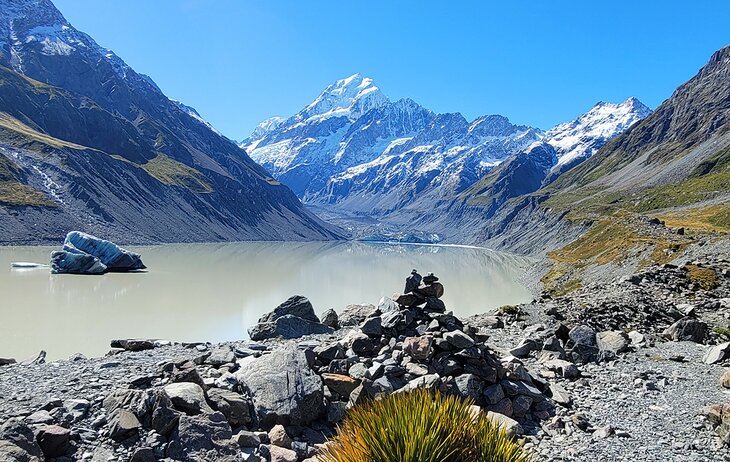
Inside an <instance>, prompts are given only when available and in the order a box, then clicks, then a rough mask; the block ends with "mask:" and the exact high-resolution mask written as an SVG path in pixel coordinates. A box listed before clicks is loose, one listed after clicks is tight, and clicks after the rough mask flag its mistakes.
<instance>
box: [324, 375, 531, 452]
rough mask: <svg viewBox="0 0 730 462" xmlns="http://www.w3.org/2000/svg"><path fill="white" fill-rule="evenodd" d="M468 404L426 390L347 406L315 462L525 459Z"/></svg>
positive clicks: (465, 401) (520, 449) (519, 450)
mask: <svg viewBox="0 0 730 462" xmlns="http://www.w3.org/2000/svg"><path fill="white" fill-rule="evenodd" d="M471 404H472V402H471V401H469V400H464V399H461V398H458V397H455V396H443V395H441V394H439V393H432V392H430V391H427V390H418V391H413V392H410V393H399V394H393V395H390V396H388V397H386V398H384V399H381V400H376V401H371V402H368V403H366V404H364V405H361V406H358V407H355V408H353V409H352V410H351V411H350V412H349V413H348V415H347V418H346V419H345V421H344V423H343V425H342V426H341V427H340V428H339V431H338V434H337V436H335V437H334V438H333V439H332V440H330V441H329V442H328V443H327V445H326V447H325V449H324V450H323V452H322V454H320V455H319V456H318V459H317V460H318V461H320V462H526V461H527V460H528V456H527V454H526V453H525V451H524V449H523V448H522V445H521V444H518V443H516V442H515V441H513V440H512V439H511V438H510V437H509V436H507V434H506V433H505V432H504V430H502V429H501V428H499V427H497V426H496V425H495V424H493V423H492V422H491V421H490V420H489V419H487V417H486V414H485V413H483V412H479V413H478V414H477V413H475V412H474V411H473V410H472V407H471Z"/></svg>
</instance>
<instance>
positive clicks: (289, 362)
mask: <svg viewBox="0 0 730 462" xmlns="http://www.w3.org/2000/svg"><path fill="white" fill-rule="evenodd" d="M235 375H236V378H237V379H238V380H239V382H243V383H244V384H245V385H246V386H247V387H248V390H249V391H250V393H251V394H252V395H253V402H254V406H255V408H256V413H257V415H258V417H259V419H260V423H261V425H262V426H263V427H264V428H271V427H273V426H274V425H276V424H277V423H278V424H282V425H306V424H308V423H310V422H312V421H314V420H316V419H317V418H318V417H319V416H320V415H322V414H323V412H324V401H323V399H324V395H323V390H322V380H321V379H320V378H319V376H318V375H317V374H315V373H314V372H313V371H312V370H311V369H310V368H309V365H308V363H307V358H306V356H305V354H304V352H303V351H301V350H299V349H298V348H297V347H296V345H292V344H289V345H286V346H284V347H283V348H281V349H277V350H274V351H273V352H272V353H271V354H268V355H264V356H261V357H259V358H256V359H254V360H252V361H250V362H249V363H248V364H246V367H242V368H241V369H240V370H239V371H237V372H236V374H235Z"/></svg>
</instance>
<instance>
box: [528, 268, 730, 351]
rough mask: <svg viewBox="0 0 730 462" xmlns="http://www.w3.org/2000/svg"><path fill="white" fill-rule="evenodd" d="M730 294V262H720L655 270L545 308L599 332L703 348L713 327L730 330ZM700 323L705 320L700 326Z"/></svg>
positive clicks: (590, 288)
mask: <svg viewBox="0 0 730 462" xmlns="http://www.w3.org/2000/svg"><path fill="white" fill-rule="evenodd" d="M697 274H700V275H703V277H698V276H697ZM728 293H730V262H728V261H726V260H722V259H717V260H715V261H704V262H688V263H687V264H685V265H682V266H676V265H671V264H666V265H662V266H655V267H652V268H648V269H646V270H644V271H642V272H640V273H637V274H633V275H631V276H628V277H625V278H623V279H621V280H617V281H614V282H611V283H605V284H603V283H602V284H592V285H590V286H588V287H585V288H582V289H579V290H577V291H575V292H573V293H571V294H569V295H567V296H565V297H560V298H557V299H554V300H553V299H551V298H549V296H547V295H546V296H545V297H546V298H543V299H542V300H540V303H541V304H542V305H543V306H544V310H545V311H546V312H548V313H551V314H552V315H555V317H557V318H558V319H560V320H563V321H564V322H565V323H566V324H568V325H578V324H586V325H588V326H590V327H592V328H594V329H596V330H599V331H600V330H625V331H629V330H637V331H640V332H642V333H653V334H657V335H664V336H666V337H668V338H670V339H671V340H693V341H696V342H702V341H705V340H707V339H708V336H709V334H711V332H710V331H709V329H707V327H708V326H707V325H708V324H709V325H714V326H719V327H726V326H727V324H728V320H727V319H726V318H724V316H723V312H724V310H726V309H727V308H730V299H729V298H727V294H728ZM698 318H702V321H700V322H699V323H698V322H696V319H698ZM678 322H679V324H676V323H678ZM675 324H676V325H675Z"/></svg>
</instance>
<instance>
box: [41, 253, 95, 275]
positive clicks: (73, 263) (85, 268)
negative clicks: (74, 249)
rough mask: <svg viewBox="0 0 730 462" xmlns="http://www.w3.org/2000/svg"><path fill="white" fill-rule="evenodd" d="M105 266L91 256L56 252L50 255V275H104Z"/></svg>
mask: <svg viewBox="0 0 730 462" xmlns="http://www.w3.org/2000/svg"><path fill="white" fill-rule="evenodd" d="M106 272H107V266H106V265H105V264H104V263H102V262H101V260H99V259H98V258H96V257H95V256H93V255H88V254H85V253H71V252H67V251H65V250H57V251H55V252H52V253H51V273H52V274H104V273H106Z"/></svg>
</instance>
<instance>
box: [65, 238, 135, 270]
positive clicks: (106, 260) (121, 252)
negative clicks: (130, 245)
mask: <svg viewBox="0 0 730 462" xmlns="http://www.w3.org/2000/svg"><path fill="white" fill-rule="evenodd" d="M63 250H65V251H67V252H74V251H80V252H83V253H85V254H87V255H93V256H94V257H96V258H98V259H99V260H100V261H101V263H103V264H104V265H105V266H106V267H107V270H108V271H132V270H139V269H145V268H147V267H146V266H145V265H144V263H142V257H141V256H140V255H139V254H137V253H134V252H130V251H128V250H125V249H123V248H121V247H119V246H118V245H116V244H114V243H113V242H109V241H105V240H104V239H99V238H98V237H95V236H92V235H90V234H86V233H82V232H80V231H71V232H70V233H68V234H67V235H66V240H65V241H64V243H63Z"/></svg>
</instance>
